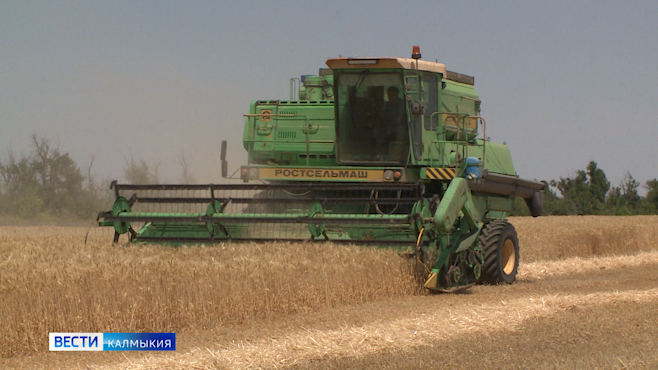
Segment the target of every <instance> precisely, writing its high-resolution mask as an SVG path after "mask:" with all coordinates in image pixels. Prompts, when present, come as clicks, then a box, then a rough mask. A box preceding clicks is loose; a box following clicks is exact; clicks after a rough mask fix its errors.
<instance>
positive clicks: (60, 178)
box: [0, 134, 658, 221]
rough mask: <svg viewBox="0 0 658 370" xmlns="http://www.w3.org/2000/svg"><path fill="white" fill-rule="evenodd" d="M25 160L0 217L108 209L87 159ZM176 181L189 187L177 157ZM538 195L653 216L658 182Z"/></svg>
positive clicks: (13, 169)
mask: <svg viewBox="0 0 658 370" xmlns="http://www.w3.org/2000/svg"><path fill="white" fill-rule="evenodd" d="M31 149H32V150H31V152H30V154H29V155H21V156H18V157H17V156H16V155H14V154H13V153H11V152H9V154H8V155H7V156H6V158H0V176H1V178H0V216H4V217H7V216H9V217H15V218H20V219H28V220H29V219H35V218H36V219H38V220H42V221H62V220H89V219H92V218H93V217H95V216H96V215H97V214H98V212H99V211H104V210H107V209H109V208H110V207H111V205H112V201H113V194H112V192H111V191H110V189H109V187H108V184H109V179H97V178H95V177H94V176H93V175H92V166H93V163H94V159H93V157H92V158H91V161H90V163H89V165H88V166H87V168H85V170H84V171H83V170H82V169H81V168H80V166H78V164H77V163H76V162H75V161H74V160H73V159H71V157H70V156H69V154H68V153H65V152H63V151H61V150H60V148H59V145H57V144H54V143H53V142H51V141H50V140H48V139H45V138H39V137H38V136H37V135H36V134H35V135H33V136H32V138H31ZM180 165H181V166H182V170H183V173H182V181H183V182H185V183H192V182H194V178H193V176H192V175H191V173H190V171H189V166H188V164H187V161H186V160H185V156H182V159H181V161H180ZM124 177H125V179H126V181H127V182H128V183H131V184H148V183H159V178H158V165H156V166H153V167H149V166H148V165H147V164H146V162H144V161H143V160H140V161H135V160H134V159H133V158H132V156H131V158H130V159H126V166H125V167H124ZM550 185H551V186H550V188H549V189H546V190H545V191H544V214H545V215H638V214H658V180H657V179H653V180H649V181H647V182H646V183H645V184H644V185H643V186H644V188H645V189H646V190H647V194H646V196H645V197H643V196H641V195H640V194H639V193H638V189H639V188H640V186H641V184H640V183H639V182H638V181H637V180H635V179H634V178H633V177H632V176H631V174H630V173H628V172H627V173H626V174H625V177H624V180H623V181H622V182H621V183H620V184H619V186H611V184H610V182H609V181H608V179H607V177H606V175H605V173H604V172H603V170H602V169H600V168H598V167H597V164H596V162H593V161H592V162H590V163H589V164H588V165H587V168H586V169H585V170H579V171H577V172H576V174H575V175H573V176H569V177H564V178H563V177H560V179H559V180H552V181H550ZM528 214H529V212H528V208H527V206H526V205H525V202H524V201H523V200H522V199H520V198H516V200H515V203H514V209H513V211H512V212H511V215H512V216H525V215H528Z"/></svg>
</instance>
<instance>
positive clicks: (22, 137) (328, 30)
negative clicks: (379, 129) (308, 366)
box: [0, 0, 658, 186]
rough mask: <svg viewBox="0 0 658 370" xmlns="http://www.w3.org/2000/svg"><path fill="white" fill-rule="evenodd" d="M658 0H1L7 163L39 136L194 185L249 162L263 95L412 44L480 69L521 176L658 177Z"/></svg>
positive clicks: (488, 109) (83, 159)
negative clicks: (254, 108)
mask: <svg viewBox="0 0 658 370" xmlns="http://www.w3.org/2000/svg"><path fill="white" fill-rule="evenodd" d="M656 19H658V2H654V1H648V0H647V1H624V2H622V1H605V0H598V1H437V0H434V1H389V0H382V1H343V0H338V1H313V0H307V1H249V0H243V1H193V0H190V1H165V0H163V1H49V2H45V1H25V0H12V1H9V0H0V160H6V159H7V156H8V153H9V151H11V152H13V153H14V154H21V153H22V154H29V153H30V150H31V147H30V138H31V136H32V135H33V134H35V133H36V134H37V135H39V137H44V138H47V139H49V140H50V141H52V142H54V143H56V144H58V145H59V148H60V150H61V151H62V152H67V153H69V154H70V156H71V157H72V158H73V159H74V160H75V161H76V162H77V163H78V164H79V165H80V167H81V168H83V172H84V171H86V167H87V166H88V165H89V163H90V161H91V159H92V158H94V162H93V167H92V172H93V173H94V174H95V175H96V176H99V177H101V178H105V179H119V180H123V169H124V168H125V167H126V164H127V162H128V161H130V160H131V159H133V160H135V161H141V160H144V161H145V162H146V163H148V164H149V165H150V166H152V167H154V166H158V171H159V175H160V178H161V180H162V181H165V182H178V181H180V180H181V174H182V165H181V162H182V159H183V158H184V159H185V162H187V164H188V168H189V170H190V171H192V172H193V173H194V174H195V177H196V179H197V180H198V181H201V182H219V181H221V176H220V161H219V155H220V142H221V140H227V141H228V142H229V150H228V152H229V156H228V157H229V158H228V159H229V170H230V172H233V171H234V170H235V169H237V168H238V166H239V165H240V164H245V163H246V151H245V150H244V148H243V146H242V132H243V125H244V117H243V114H246V113H248V109H249V103H250V101H252V100H270V99H282V100H285V99H288V98H289V96H290V79H291V78H293V77H299V76H300V75H303V74H316V73H317V71H318V68H321V67H325V64H324V62H325V61H326V59H327V58H331V57H338V56H343V57H345V56H354V57H356V56H391V57H410V55H411V50H412V46H413V45H419V46H420V48H421V52H422V55H423V59H426V60H430V61H435V60H438V61H439V62H441V63H444V64H446V66H447V68H448V69H449V70H452V71H455V72H459V73H464V74H467V75H471V76H475V87H476V89H477V90H478V93H479V94H480V99H481V100H482V112H481V114H482V116H483V117H484V118H485V119H486V122H487V136H489V137H491V140H492V141H495V142H503V141H504V142H505V143H506V144H507V145H508V147H509V148H510V150H511V153H512V158H513V161H514V165H515V169H516V171H517V173H518V174H519V175H520V176H521V177H523V178H529V179H538V180H551V179H559V178H560V177H567V176H572V175H574V173H575V172H576V171H577V170H579V169H585V168H586V166H587V164H588V163H589V161H595V162H597V163H598V166H599V168H601V169H603V170H604V171H605V173H606V175H607V176H608V179H609V180H610V182H611V183H612V185H613V186H618V185H619V183H620V182H621V181H622V180H623V178H624V175H625V173H626V172H627V171H628V172H630V174H631V175H632V176H633V177H634V178H635V179H636V180H638V181H640V182H641V183H642V184H643V183H644V182H645V181H646V180H649V179H653V178H656V177H658V162H656V161H654V160H653V159H654V152H655V142H656V140H657V139H658V125H657V124H656V123H657V120H658V104H657V100H658V68H657V64H658V22H656Z"/></svg>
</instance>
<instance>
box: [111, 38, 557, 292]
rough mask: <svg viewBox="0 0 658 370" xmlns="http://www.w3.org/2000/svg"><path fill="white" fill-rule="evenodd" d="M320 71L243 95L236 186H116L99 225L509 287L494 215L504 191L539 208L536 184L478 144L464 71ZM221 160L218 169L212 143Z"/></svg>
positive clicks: (492, 147) (505, 154)
mask: <svg viewBox="0 0 658 370" xmlns="http://www.w3.org/2000/svg"><path fill="white" fill-rule="evenodd" d="M327 66H328V67H329V69H321V70H320V73H319V75H317V76H303V78H302V79H300V80H298V82H297V83H296V84H295V81H294V80H292V81H291V97H290V100H287V101H281V100H258V101H254V102H252V103H251V106H250V111H249V113H248V114H246V115H245V117H246V121H245V128H244V135H243V143H244V147H245V149H246V150H247V152H248V165H246V166H242V167H241V168H240V170H239V172H240V178H241V179H242V181H243V182H244V183H243V184H223V185H217V184H208V185H121V184H116V183H115V184H113V187H114V189H115V192H116V198H117V200H116V202H115V205H114V207H113V209H112V210H111V211H108V212H103V213H101V214H99V224H100V225H106V226H113V227H114V228H115V241H116V240H118V238H119V235H120V234H123V233H127V234H128V235H129V238H130V240H131V241H133V242H159V243H214V242H220V241H262V242H264V241H274V240H289V241H329V242H335V243H349V244H372V245H378V246H391V247H401V248H405V249H406V250H407V252H408V253H406V255H407V256H409V257H411V258H413V259H414V260H416V261H417V262H418V266H419V269H420V271H421V275H422V276H423V279H424V281H425V283H424V285H425V287H427V288H429V289H434V290H440V291H455V290H460V289H464V288H467V287H469V286H471V285H472V284H475V283H477V282H488V283H500V282H506V283H511V282H513V281H514V280H515V277H516V273H517V269H518V263H519V244H518V238H517V236H516V232H515V230H514V228H513V226H512V225H511V224H510V223H509V222H507V221H506V220H505V218H506V216H507V213H508V212H509V211H511V209H512V206H513V203H514V197H522V198H523V199H525V200H526V203H527V204H528V206H529V208H530V210H531V214H532V215H533V216H538V215H540V214H541V213H542V203H543V199H542V190H543V189H544V188H545V186H546V184H545V183H543V182H538V181H532V180H524V179H520V178H519V177H518V176H517V175H516V172H515V171H514V167H513V165H512V160H511V156H510V151H509V149H508V148H507V146H506V145H504V144H496V143H492V142H490V141H489V140H487V139H486V122H485V120H484V119H483V118H482V117H481V116H480V100H479V96H478V94H477V92H476V90H475V87H474V78H473V77H470V76H466V75H462V74H459V73H455V72H451V71H448V70H447V69H446V67H445V65H443V64H440V63H434V62H428V61H424V60H421V59H420V50H418V48H417V47H414V52H413V55H412V58H389V57H378V58H332V59H329V60H327ZM293 87H297V88H298V89H299V90H298V92H297V97H295V96H294V95H295V94H294V91H293ZM479 134H482V136H479ZM223 148H225V146H224V147H223ZM221 159H222V172H223V173H225V172H226V171H225V167H226V162H225V149H223V150H222V158H221ZM162 206H165V207H167V208H164V209H163V208H162ZM158 207H159V208H158ZM138 225H139V226H138Z"/></svg>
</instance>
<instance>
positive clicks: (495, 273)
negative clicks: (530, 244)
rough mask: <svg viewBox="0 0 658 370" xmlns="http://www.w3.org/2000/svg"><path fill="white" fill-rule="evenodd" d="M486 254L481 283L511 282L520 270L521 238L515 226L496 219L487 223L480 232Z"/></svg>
mask: <svg viewBox="0 0 658 370" xmlns="http://www.w3.org/2000/svg"><path fill="white" fill-rule="evenodd" d="M479 242H480V245H481V246H482V252H483V254H484V263H483V265H482V275H481V276H480V279H479V282H480V283H489V284H500V283H507V284H511V283H513V282H514V280H516V274H517V273H518V270H519V238H518V236H517V235H516V230H515V229H514V226H512V224H510V223H509V222H507V221H503V220H495V221H492V222H490V223H488V224H486V225H485V226H484V227H483V228H482V232H481V233H480V240H479Z"/></svg>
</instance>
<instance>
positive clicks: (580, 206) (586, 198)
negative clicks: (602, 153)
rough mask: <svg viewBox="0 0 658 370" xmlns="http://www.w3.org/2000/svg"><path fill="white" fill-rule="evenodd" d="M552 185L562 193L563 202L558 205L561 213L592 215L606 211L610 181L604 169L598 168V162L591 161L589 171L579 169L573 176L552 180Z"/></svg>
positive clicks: (557, 208) (588, 166)
mask: <svg viewBox="0 0 658 370" xmlns="http://www.w3.org/2000/svg"><path fill="white" fill-rule="evenodd" d="M551 186H553V187H556V188H557V189H558V190H559V191H560V194H561V195H562V199H561V200H560V201H559V203H561V204H559V206H558V207H556V210H557V211H558V212H560V214H577V215H592V214H602V213H603V212H604V209H605V206H604V205H605V197H606V194H607V193H608V191H609V189H610V182H609V181H608V179H607V177H606V176H605V173H604V172H603V170H601V169H599V168H597V164H596V162H594V161H591V162H589V164H588V165H587V171H583V170H578V171H577V172H576V175H575V176H573V177H566V178H563V177H560V180H559V181H556V180H552V181H551Z"/></svg>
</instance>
